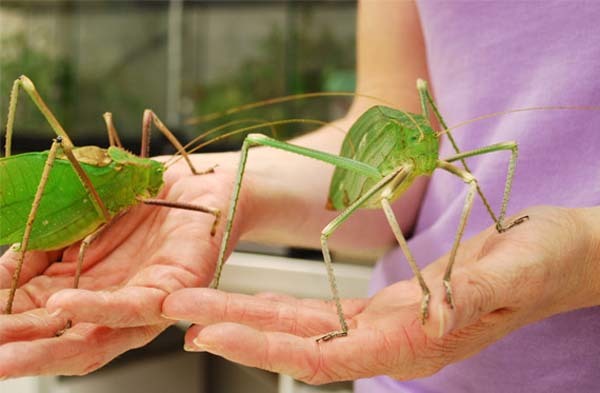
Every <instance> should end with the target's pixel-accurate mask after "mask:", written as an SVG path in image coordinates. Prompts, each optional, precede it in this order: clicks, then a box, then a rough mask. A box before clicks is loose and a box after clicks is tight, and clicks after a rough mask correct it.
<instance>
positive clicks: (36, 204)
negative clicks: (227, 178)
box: [0, 76, 220, 314]
mask: <svg viewBox="0 0 600 393" xmlns="http://www.w3.org/2000/svg"><path fill="white" fill-rule="evenodd" d="M19 88H22V89H23V90H24V91H25V92H27V94H28V95H29V96H30V97H31V99H32V100H33V102H34V103H35V104H36V106H37V107H38V108H39V110H40V111H41V113H42V114H43V115H44V117H45V118H46V120H47V121H48V123H49V124H50V127H51V128H52V130H54V132H55V133H56V135H57V137H56V138H55V139H54V141H53V143H52V146H51V148H50V150H48V151H44V152H32V153H24V154H19V155H11V141H12V134H13V125H14V120H15V113H16V106H17V99H18V94H19ZM104 119H105V122H106V126H107V130H108V135H109V141H110V147H109V148H108V149H102V148H99V147H96V146H84V147H74V145H73V143H72V142H71V140H70V139H69V136H68V135H67V133H66V132H65V131H64V129H63V128H62V126H61V125H60V123H59V122H58V120H56V118H55V117H54V115H53V114H52V112H51V111H50V110H49V109H48V107H47V106H46V104H45V103H44V101H43V100H42V98H41V97H40V95H39V94H38V92H37V90H36V88H35V86H34V84H33V83H32V82H31V80H30V79H29V78H27V77H26V76H21V77H19V78H18V79H17V80H15V82H14V84H13V88H12V91H11V97H10V103H9V111H8V120H7V126H6V154H5V157H3V158H0V245H4V244H12V243H17V247H16V249H18V250H19V251H20V254H19V258H18V262H17V266H16V269H15V272H14V276H13V281H12V287H11V289H10V293H9V296H8V299H7V303H6V308H5V312H6V313H7V314H10V313H11V312H12V305H13V301H14V297H15V292H16V289H17V286H18V283H19V276H20V274H21V268H22V266H23V261H24V258H25V252H26V251H28V250H45V251H49V250H56V249H61V248H63V247H66V246H68V245H70V244H73V243H76V242H77V241H80V240H83V241H82V243H81V246H80V249H79V256H78V263H77V270H76V273H75V278H74V287H75V288H77V286H78V282H79V276H80V272H81V266H82V263H83V259H84V255H85V250H86V248H87V247H88V246H89V245H90V243H91V242H92V241H93V240H94V239H96V238H97V237H98V235H99V234H100V233H101V232H102V231H103V230H105V229H106V228H107V227H108V226H109V225H110V224H111V223H112V222H113V220H114V219H115V218H116V217H118V216H120V215H122V214H124V213H125V212H126V211H127V210H128V209H129V208H130V207H132V206H134V205H136V204H138V203H146V204H154V205H159V206H166V207H173V208H180V209H188V210H194V211H199V212H204V213H208V214H212V215H213V216H215V221H214V224H213V228H212V232H211V235H214V232H215V229H216V226H217V223H218V219H219V215H220V213H219V210H218V209H215V208H212V207H204V206H198V205H190V204H185V203H176V202H169V201H165V200H161V199H155V197H156V196H157V195H158V193H159V191H160V190H161V188H162V186H163V173H164V172H165V170H166V166H165V164H163V163H161V162H158V161H155V160H152V159H149V158H146V157H147V156H148V151H149V140H150V128H151V125H152V124H154V125H155V126H156V127H157V128H158V129H159V130H160V131H161V132H162V133H163V134H164V135H165V137H167V139H168V140H169V141H170V142H171V143H172V144H173V145H174V146H175V148H177V150H178V151H180V152H181V153H182V155H183V157H184V158H185V159H186V160H187V163H188V165H189V167H190V170H191V171H192V173H194V174H203V173H208V172H211V171H212V168H211V169H209V170H206V171H202V172H201V171H197V170H196V169H195V168H194V166H193V164H192V162H191V161H190V159H189V157H188V156H187V154H186V153H185V151H184V149H183V147H182V146H181V144H180V143H179V142H178V141H177V139H176V138H175V136H174V135H173V134H172V133H171V132H170V131H169V130H168V129H167V127H166V126H165V125H164V124H163V123H162V122H161V121H160V119H159V118H158V117H157V116H156V115H155V114H154V112H152V111H151V110H146V111H145V112H144V116H143V123H142V153H141V156H140V157H138V156H135V155H133V154H131V153H129V152H127V151H125V150H124V149H123V148H122V147H121V142H120V141H119V138H118V136H117V133H116V129H115V127H114V125H113V122H112V116H111V115H110V113H105V114H104Z"/></svg>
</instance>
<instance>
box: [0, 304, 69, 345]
mask: <svg viewBox="0 0 600 393" xmlns="http://www.w3.org/2000/svg"><path fill="white" fill-rule="evenodd" d="M66 323H67V320H66V319H63V318H60V317H53V316H50V314H48V311H46V310H45V309H36V310H32V311H29V312H26V313H22V314H12V315H0V345H2V344H6V343H10V342H14V341H32V340H36V339H39V338H48V337H54V336H55V335H56V332H58V331H60V330H61V329H63V328H64V327H65V325H66Z"/></svg>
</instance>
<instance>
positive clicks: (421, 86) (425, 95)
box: [417, 79, 501, 232]
mask: <svg viewBox="0 0 600 393" xmlns="http://www.w3.org/2000/svg"><path fill="white" fill-rule="evenodd" d="M417 90H418V92H419V99H420V101H421V109H422V111H423V116H425V117H426V118H429V111H428V110H427V104H429V105H430V106H431V108H432V109H433V114H434V115H435V118H436V119H437V120H438V121H439V122H440V126H441V127H442V128H443V129H447V128H448V125H446V122H445V121H444V118H443V117H442V115H441V113H440V111H439V110H438V108H437V105H436V104H435V101H434V100H433V97H431V94H430V93H429V89H428V88H427V83H426V82H425V81H424V80H422V79H418V80H417ZM446 134H447V135H448V140H449V141H450V144H452V147H453V148H454V151H455V152H456V153H457V154H458V155H460V153H461V152H460V149H459V148H458V144H457V143H456V140H455V139H454V137H453V136H452V134H451V133H450V131H448V132H446ZM460 162H461V164H462V165H463V168H465V170H466V171H467V172H469V173H471V170H470V169H469V166H468V165H467V162H466V161H465V160H464V157H462V158H460ZM477 193H478V194H479V196H480V197H481V201H482V202H483V205H484V206H485V208H486V210H487V211H488V213H489V215H490V217H491V218H492V220H493V221H494V223H496V229H497V230H498V232H501V231H500V229H499V228H500V226H501V224H500V223H501V220H500V219H499V218H497V217H496V214H495V213H494V211H493V210H492V207H491V205H490V203H489V201H488V200H487V198H486V197H485V195H483V190H482V189H481V186H480V185H479V184H477Z"/></svg>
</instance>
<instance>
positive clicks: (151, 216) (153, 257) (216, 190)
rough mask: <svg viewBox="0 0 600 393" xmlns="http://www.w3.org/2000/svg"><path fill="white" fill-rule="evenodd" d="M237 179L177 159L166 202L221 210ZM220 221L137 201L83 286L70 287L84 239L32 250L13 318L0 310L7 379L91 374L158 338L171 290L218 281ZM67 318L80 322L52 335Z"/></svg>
mask: <svg viewBox="0 0 600 393" xmlns="http://www.w3.org/2000/svg"><path fill="white" fill-rule="evenodd" d="M200 165H203V164H200ZM200 167H202V166H200ZM230 178H231V177H230V174H229V172H228V171H227V170H226V169H223V168H219V169H217V171H216V173H213V174H207V175H203V176H192V175H190V174H189V170H187V168H184V167H183V166H182V165H178V166H176V167H173V168H172V169H170V170H169V171H168V172H167V173H166V175H165V181H166V187H165V189H164V190H163V192H162V193H161V198H164V199H166V200H169V201H184V202H186V203H193V204H199V205H204V206H211V207H215V208H218V209H220V210H223V209H224V207H225V206H226V203H227V200H228V193H229V191H228V190H229V188H228V187H227V185H228V184H229V182H230ZM218 195H221V197H217V196H218ZM213 222H214V217H213V216H211V215H208V214H203V213H197V212H190V211H185V210H178V209H171V208H164V207H157V206H147V205H141V206H137V207H135V208H133V209H131V211H129V212H128V213H127V214H125V215H124V216H122V217H121V218H119V219H118V220H117V221H116V222H115V223H114V224H113V225H111V227H110V228H108V230H106V231H105V232H104V233H103V234H102V235H101V236H100V237H99V238H98V239H97V240H96V241H95V242H94V243H93V244H92V246H91V247H90V248H89V249H88V251H87V253H86V255H85V260H84V266H83V269H82V275H81V280H80V283H79V288H80V289H77V290H75V289H68V288H72V286H73V272H74V270H75V266H76V260H77V254H78V250H79V245H78V244H75V245H72V246H70V247H69V248H67V249H65V250H63V251H57V252H35V251H33V252H28V253H27V257H26V260H25V264H24V268H23V271H22V274H21V279H20V286H19V289H18V290H17V295H16V298H15V303H14V308H13V315H0V377H7V376H20V375H33V374H83V373H86V372H89V371H92V370H94V369H96V368H98V367H100V366H102V365H103V364H105V363H107V362H108V361H110V360H111V359H113V358H114V357H116V356H117V355H119V354H120V353H122V352H124V351H126V350H128V349H131V348H135V347H139V346H142V345H144V344H146V343H147V342H148V341H150V340H152V339H153V338H154V337H155V336H156V335H158V334H159V333H160V332H161V331H163V330H164V329H165V328H166V327H168V326H169V324H170V323H169V322H167V321H166V320H165V319H163V318H161V305H162V302H163V300H164V298H165V297H166V296H167V295H168V293H170V292H172V291H174V290H177V289H180V288H184V287H192V286H199V285H207V284H208V283H209V282H210V280H211V278H212V274H213V271H214V261H215V260H216V255H217V252H218V245H219V243H220V237H221V232H222V231H218V232H217V235H216V236H214V237H211V236H210V230H211V226H212V225H213ZM16 256H17V253H15V252H13V251H10V250H9V251H8V252H6V253H5V254H4V255H3V256H2V257H1V259H0V285H1V288H4V290H2V291H1V292H0V304H2V307H4V304H5V303H6V298H7V296H8V289H7V288H9V287H10V285H11V280H12V272H13V271H14V266H15V263H16ZM59 261H60V262H59ZM67 320H72V322H73V327H72V328H71V329H68V330H67V331H66V332H65V333H64V334H63V335H61V336H60V337H54V335H55V334H56V332H58V331H59V330H61V329H62V328H63V327H64V326H65V324H66V321H67ZM49 354H51V358H49Z"/></svg>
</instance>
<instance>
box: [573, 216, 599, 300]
mask: <svg viewBox="0 0 600 393" xmlns="http://www.w3.org/2000/svg"><path fill="white" fill-rule="evenodd" d="M574 210H575V212H576V214H577V217H578V218H579V219H580V220H581V222H582V223H583V225H582V229H583V230H582V236H584V237H585V238H586V241H585V244H586V245H587V247H586V249H587V252H586V253H585V254H584V255H585V256H584V257H583V260H582V261H576V260H574V261H573V263H582V264H583V266H584V273H583V274H582V275H581V277H582V282H581V283H579V285H576V287H579V288H580V290H579V291H578V293H579V296H576V297H575V299H574V305H575V306H577V307H592V306H600V206H595V207H588V208H579V209H574Z"/></svg>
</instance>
